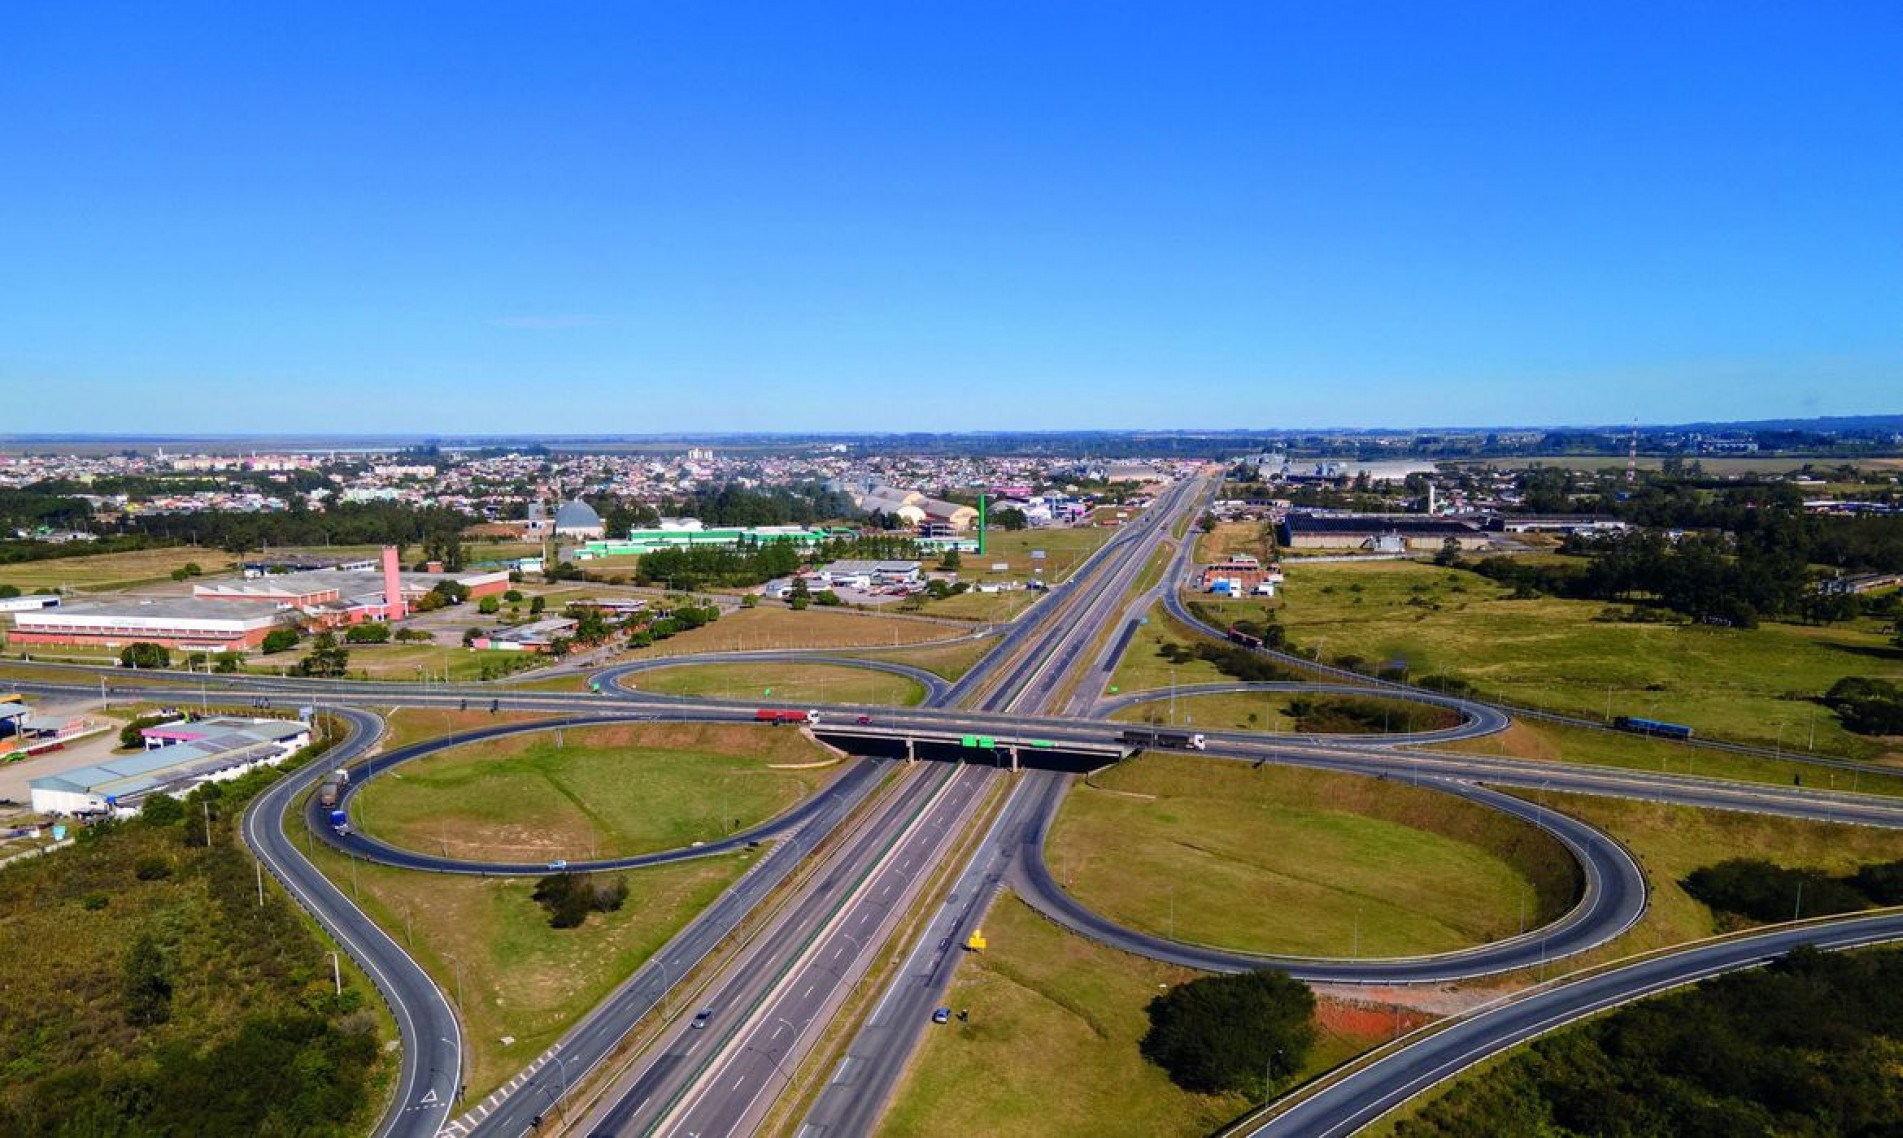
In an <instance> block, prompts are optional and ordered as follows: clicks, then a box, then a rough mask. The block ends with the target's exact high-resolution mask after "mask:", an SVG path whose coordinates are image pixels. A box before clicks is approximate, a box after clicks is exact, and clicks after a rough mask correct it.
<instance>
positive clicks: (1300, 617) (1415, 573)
mask: <svg viewBox="0 0 1903 1138" xmlns="http://www.w3.org/2000/svg"><path fill="white" fill-rule="evenodd" d="M1605 607H1606V606H1605V605H1603V604H1601V603H1599V602H1597V601H1570V600H1560V599H1555V598H1550V597H1547V598H1540V599H1536V600H1512V599H1509V595H1508V592H1507V591H1506V590H1504V589H1502V588H1500V587H1499V586H1498V585H1496V584H1494V583H1493V582H1492V581H1489V580H1487V579H1486V578H1484V577H1480V576H1478V575H1476V574H1472V573H1463V572H1460V571H1458V570H1452V569H1441V568H1437V567H1435V566H1432V565H1426V564H1421V563H1418V562H1394V561H1389V562H1377V563H1368V564H1324V565H1306V564H1300V565H1292V566H1291V567H1290V569H1289V574H1288V583H1287V587H1286V590H1285V592H1284V595H1283V597H1282V598H1281V600H1280V605H1279V609H1280V613H1281V619H1282V621H1283V623H1284V625H1286V626H1287V628H1288V631H1289V635H1290V637H1291V639H1292V640H1293V641H1294V642H1295V643H1296V644H1298V645H1299V646H1300V648H1301V650H1302V651H1303V652H1304V653H1306V652H1309V651H1312V650H1313V649H1315V648H1316V647H1317V646H1319V647H1320V648H1321V650H1322V653H1323V655H1324V656H1325V657H1327V658H1339V657H1341V656H1343V655H1350V654H1352V655H1356V656H1360V657H1362V658H1363V659H1364V660H1367V661H1369V662H1377V663H1378V662H1383V661H1390V660H1405V661H1406V662H1407V665H1408V672H1409V674H1410V675H1411V676H1414V677H1419V676H1423V675H1427V674H1429V673H1444V674H1450V675H1457V676H1460V677H1462V678H1465V679H1467V680H1469V681H1470V682H1472V683H1474V684H1475V685H1477V687H1478V688H1479V689H1480V690H1481V691H1482V692H1483V693H1484V694H1486V695H1488V696H1491V697H1494V698H1500V699H1505V700H1509V701H1513V702H1521V703H1526V704H1530V705H1534V706H1539V707H1546V708H1552V709H1554V710H1559V711H1564V712H1568V713H1571V714H1576V715H1585V716H1592V717H1595V718H1603V717H1605V716H1606V715H1607V713H1608V709H1610V714H1612V715H1634V716H1642V717H1645V718H1651V719H1662V720H1666V721H1669V722H1673V723H1684V724H1688V725H1690V726H1692V727H1694V728H1696V729H1697V730H1698V731H1699V732H1701V733H1703V734H1708V735H1713V736H1717V737H1720V738H1725V739H1735V740H1740V741H1743V742H1749V743H1756V744H1760V745H1763V746H1783V747H1787V748H1791V749H1794V750H1801V749H1806V748H1808V747H1810V746H1812V745H1813V744H1812V741H1811V731H1812V728H1813V726H1814V727H1815V731H1816V738H1815V744H1814V746H1815V748H1816V750H1817V752H1818V753H1820V754H1832V755H1848V756H1852V757H1872V756H1877V755H1880V754H1883V753H1885V752H1897V751H1903V747H1898V746H1896V745H1895V744H1894V742H1891V743H1888V744H1886V743H1884V742H1882V741H1878V740H1873V739H1870V738H1867V737H1860V736H1855V735H1852V734H1850V733H1849V732H1846V731H1844V730H1843V729H1842V728H1841V727H1840V726H1839V725H1838V723H1837V721H1836V717H1835V716H1833V715H1831V714H1829V713H1828V712H1827V711H1824V710H1822V709H1817V710H1815V711H1814V710H1813V709H1814V708H1815V705H1814V704H1812V703H1810V702H1806V701H1805V697H1809V696H1815V695H1817V694H1820V693H1822V692H1824V691H1826V690H1827V689H1829V687H1830V686H1831V685H1832V684H1833V683H1835V682H1836V681H1837V680H1839V679H1842V678H1843V677H1844V676H1852V675H1858V676H1877V677H1882V678H1887V679H1890V680H1898V681H1903V651H1899V650H1897V649H1896V648H1894V647H1893V646H1892V645H1891V644H1890V643H1889V637H1888V636H1887V635H1886V634H1885V633H1884V632H1882V631H1881V630H1880V629H1879V628H1878V626H1877V625H1876V624H1875V623H1873V622H1866V623H1865V624H1863V625H1860V626H1857V627H1850V626H1835V627H1810V626H1805V625H1795V624H1769V623H1767V624H1765V625H1763V626H1761V627H1759V628H1756V629H1729V628H1713V627H1709V626H1703V625H1696V626H1684V627H1680V626H1671V625H1650V624H1617V623H1599V622H1595V621H1594V620H1593V619H1592V618H1593V617H1594V616H1596V615H1598V614H1599V613H1600V612H1601V611H1602V610H1604V609H1605Z"/></svg>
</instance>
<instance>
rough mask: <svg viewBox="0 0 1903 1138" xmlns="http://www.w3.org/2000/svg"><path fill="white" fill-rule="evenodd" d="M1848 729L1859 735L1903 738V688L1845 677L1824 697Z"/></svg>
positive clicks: (1855, 677) (1878, 681)
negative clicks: (1898, 736) (1901, 736)
mask: <svg viewBox="0 0 1903 1138" xmlns="http://www.w3.org/2000/svg"><path fill="white" fill-rule="evenodd" d="M1824 703H1825V704H1827V705H1828V706H1829V707H1830V709H1831V710H1832V711H1835V712H1836V713H1837V718H1838V719H1840V720H1842V721H1843V725H1844V728H1845V729H1846V730H1849V731H1854V732H1856V733H1857V734H1859V735H1903V688H1900V687H1898V686H1897V685H1896V684H1893V683H1891V682H1890V681H1888V680H1879V679H1871V678H1868V677H1864V676H1845V677H1844V678H1843V679H1841V680H1838V681H1837V682H1836V683H1834V684H1832V685H1831V687H1830V690H1829V691H1828V692H1825V693H1824Z"/></svg>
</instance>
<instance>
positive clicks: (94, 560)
mask: <svg viewBox="0 0 1903 1138" xmlns="http://www.w3.org/2000/svg"><path fill="white" fill-rule="evenodd" d="M188 563H196V564H197V565H198V567H199V568H200V569H203V570H204V571H205V573H206V574H207V575H211V574H216V573H221V572H223V571H225V570H227V569H229V568H231V566H232V565H233V564H234V562H233V561H232V559H231V555H230V554H228V553H226V552H225V551H224V550H222V549H204V548H199V547H193V546H167V547H166V548H164V549H140V550H135V551H133V552H131V553H95V554H93V555H91V556H87V557H56V558H53V559H51V560H47V561H21V562H18V563H16V564H12V565H0V585H13V586H16V587H17V588H19V590H20V591H21V592H25V593H31V592H34V591H36V590H39V589H67V588H71V589H78V590H82V591H86V592H103V591H106V590H110V589H129V588H132V587H133V586H135V585H151V584H156V583H159V582H164V583H166V584H170V583H171V580H172V570H174V569H182V568H184V567H185V565H186V564H188Z"/></svg>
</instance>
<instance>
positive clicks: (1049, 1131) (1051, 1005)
mask: <svg viewBox="0 0 1903 1138" xmlns="http://www.w3.org/2000/svg"><path fill="white" fill-rule="evenodd" d="M985 935H986V937H987V939H989V941H990V942H991V943H990V947H989V948H988V949H986V951H985V952H984V953H983V954H981V955H974V956H969V957H967V958H966V960H965V962H964V965H963V966H962V967H961V968H960V969H959V970H958V973H957V975H956V977H955V978H954V979H953V981H952V986H951V989H950V991H949V992H948V994H947V995H946V997H945V999H946V1003H947V1004H949V1005H950V1006H952V1007H954V1008H969V1009H970V1010H971V1020H970V1022H968V1023H960V1022H959V1021H957V1020H956V1019H954V1020H953V1021H952V1022H951V1023H948V1024H945V1025H942V1026H931V1027H928V1028H927V1029H926V1031H927V1034H926V1037H925V1042H924V1044H923V1046H922V1047H921V1048H920V1049H919V1052H918V1054H917V1055H916V1056H915V1057H914V1058H913V1060H912V1063H911V1065H910V1067H909V1068H908V1070H907V1072H906V1076H905V1080H904V1081H903V1082H902V1083H901V1084H900V1087H899V1089H898V1092H897V1094H896V1095H895V1096H894V1099H893V1103H892V1109H891V1110H890V1112H889V1113H888V1114H887V1115H886V1117H885V1119H884V1120H883V1121H882V1122H881V1124H880V1128H879V1132H880V1133H881V1134H885V1135H892V1136H901V1135H902V1136H905V1138H970V1136H972V1135H986V1136H987V1138H990V1136H999V1138H1014V1136H1019V1135H1022V1136H1024V1138H1032V1136H1036V1138H1046V1136H1063V1135H1078V1136H1083V1135H1099V1134H1143V1135H1157V1136H1163V1135H1181V1136H1183V1138H1189V1136H1191V1135H1202V1134H1207V1133H1209V1132H1210V1131H1212V1130H1214V1129H1215V1128H1216V1127H1217V1126H1219V1125H1221V1124H1222V1123H1223V1122H1225V1121H1227V1120H1228V1119H1230V1118H1232V1117H1234V1116H1235V1115H1237V1114H1239V1113H1240V1112H1241V1111H1242V1109H1243V1108H1244V1107H1245V1106H1246V1105H1247V1103H1246V1102H1245V1101H1244V1100H1243V1099H1242V1098H1241V1097H1239V1096H1206V1095H1192V1094H1189V1093H1187V1092H1185V1091H1182V1090H1179V1089H1178V1088H1177V1087H1176V1086H1175V1085H1174V1084H1172V1083H1171V1082H1170V1081H1169V1078H1168V1076H1166V1075H1164V1074H1163V1072H1162V1070H1161V1069H1160V1068H1158V1067H1154V1066H1151V1065H1150V1064H1149V1063H1147V1062H1145V1061H1144V1059H1143V1057H1142V1055H1141V1054H1139V1053H1138V1051H1137V1042H1138V1040H1140V1039H1141V1038H1142V1037H1143V1033H1144V1032H1145V1031H1146V1030H1147V1029H1148V1026H1149V1021H1148V1019H1147V1017H1146V1016H1145V1015H1144V1011H1143V1009H1144V1007H1145V1005H1146V1004H1147V1003H1148V1002H1149V1000H1150V998H1151V997H1152V996H1154V995H1156V994H1157V992H1158V990H1159V989H1160V988H1161V987H1163V986H1166V985H1171V984H1179V983H1182V982H1183V981H1185V980H1188V979H1191V978H1193V977H1194V975H1195V973H1192V972H1189V971H1188V970H1186V969H1181V968H1173V967H1170V966H1168V965H1163V964H1158V963H1155V962H1153V961H1149V960H1144V959H1142V958H1140V957H1135V956H1127V955H1124V954H1123V953H1120V952H1115V951H1113V950H1111V949H1107V948H1103V947H1101V946H1099V945H1097V944H1095V943H1093V942H1090V941H1087V940H1085V939H1083V938H1082V937H1078V936H1073V935H1071V934H1070V933H1067V932H1065V931H1064V930H1062V929H1060V928H1058V927H1057V926H1056V925H1053V924H1051V923H1050V922H1048V921H1046V920H1044V919H1043V918H1042V917H1039V916H1038V915H1037V914H1035V913H1033V912H1032V911H1031V910H1030V909H1029V908H1028V907H1026V906H1025V905H1024V903H1023V902H1021V901H1019V900H1018V899H1017V898H1016V897H1013V896H1010V895H1008V894H1007V895H1005V896H1003V897H1000V898H999V899H998V900H997V902H996V903H994V904H993V905H992V908H991V914H990V916H989V917H987V918H986V922H985Z"/></svg>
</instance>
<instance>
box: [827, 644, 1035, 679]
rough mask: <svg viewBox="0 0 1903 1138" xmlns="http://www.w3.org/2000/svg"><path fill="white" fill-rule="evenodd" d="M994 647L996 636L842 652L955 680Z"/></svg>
mask: <svg viewBox="0 0 1903 1138" xmlns="http://www.w3.org/2000/svg"><path fill="white" fill-rule="evenodd" d="M997 646H998V638H997V637H996V636H985V637H981V638H979V639H977V640H967V641H963V642H961V643H957V644H943V645H938V646H936V647H931V646H926V647H919V648H898V649H876V650H873V649H864V650H859V651H853V652H846V653H842V654H843V655H847V656H856V657H860V658H862V659H867V660H890V661H892V662H893V663H895V664H911V665H912V666H914V667H918V668H924V669H925V670H926V671H928V672H936V673H937V674H939V675H941V676H943V677H945V678H946V679H948V680H955V679H958V678H959V677H960V676H963V675H964V674H965V673H966V672H969V671H971V669H972V668H974V667H976V666H977V664H978V661H980V660H982V659H984V658H985V657H986V656H987V655H989V654H990V653H991V651H992V650H993V649H995V648H997Z"/></svg>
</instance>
